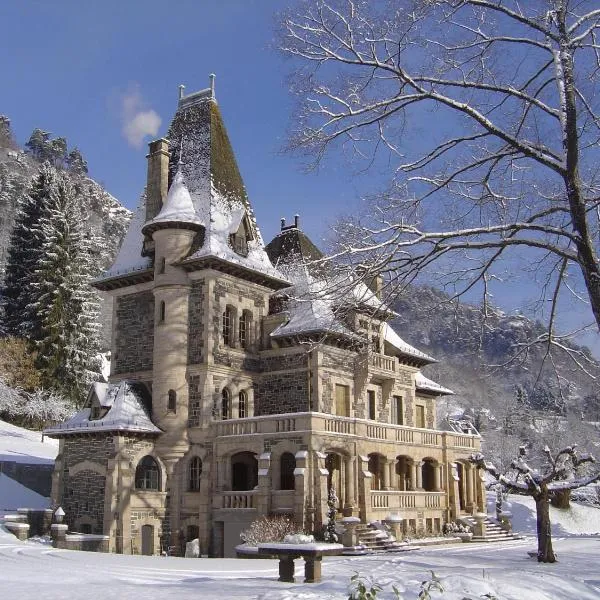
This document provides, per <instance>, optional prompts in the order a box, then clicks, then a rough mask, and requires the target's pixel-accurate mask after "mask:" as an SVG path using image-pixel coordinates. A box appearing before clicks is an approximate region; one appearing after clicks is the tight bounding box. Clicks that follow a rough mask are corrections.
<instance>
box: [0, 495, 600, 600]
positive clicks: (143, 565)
mask: <svg viewBox="0 0 600 600" xmlns="http://www.w3.org/2000/svg"><path fill="white" fill-rule="evenodd" d="M511 501H512V510H513V512H514V514H515V524H516V525H517V526H518V527H519V528H520V530H521V531H522V532H524V533H527V537H526V539H524V540H518V541H511V542H505V543H502V544H487V545H486V544H473V543H471V544H454V545H449V546H437V547H430V548H423V549H421V550H412V551H409V552H405V553H401V554H398V555H389V554H388V555H383V556H357V557H331V558H326V559H324V561H323V581H322V582H321V583H319V584H303V583H296V584H289V583H280V582H278V581H277V575H278V573H277V561H273V560H262V559H253V560H241V559H207V558H203V559H184V558H161V557H146V556H118V555H110V554H94V553H89V552H71V551H68V550H55V549H53V548H50V547H48V546H45V545H42V544H39V543H35V542H31V541H29V542H19V541H17V540H16V538H14V537H13V536H12V535H11V534H8V533H7V532H5V531H2V530H1V529H0V589H1V590H2V596H3V597H6V598H11V599H12V598H15V599H20V598H23V599H25V598H34V597H38V595H39V594H40V590H43V597H44V599H45V600H46V599H47V600H62V599H67V598H69V599H73V600H84V599H88V598H89V599H94V600H95V599H96V598H98V597H101V598H106V599H109V600H110V599H111V598H119V599H123V600H129V599H131V600H134V599H135V600H137V598H138V597H139V596H140V594H142V595H144V596H145V597H148V598H152V599H153V600H154V599H156V600H161V599H163V598H164V599H165V600H166V599H172V598H173V597H177V598H178V600H186V599H187V598H190V599H192V598H194V600H196V599H197V598H198V597H199V596H202V597H204V598H208V599H212V598H224V599H225V598H227V599H229V598H235V599H240V600H250V599H256V600H296V599H299V600H325V599H331V600H345V599H346V598H348V584H349V581H350V577H351V576H352V575H353V574H354V573H356V572H358V573H361V574H363V575H365V576H369V577H371V578H372V580H373V581H377V582H378V583H380V584H382V585H383V586H384V592H383V593H382V594H379V595H378V598H381V599H382V600H385V599H386V598H393V595H392V593H391V584H394V585H396V586H397V587H398V588H399V589H400V591H401V593H402V598H403V599H404V600H412V599H416V598H417V597H418V594H419V591H420V589H421V583H422V582H423V581H425V580H427V579H430V578H431V571H434V572H435V574H436V576H437V577H439V579H440V581H441V584H442V586H443V587H444V589H445V591H444V593H443V594H440V593H439V592H435V591H432V592H431V597H432V598H440V599H441V600H464V599H469V600H471V599H473V600H474V599H478V600H480V599H481V598H484V597H486V596H485V594H491V596H488V597H495V598H498V599H499V600H575V599H577V600H591V599H596V600H597V599H600V572H599V571H598V558H599V557H600V535H596V536H592V535H589V532H590V531H599V530H600V509H597V508H594V507H589V506H579V505H574V506H573V509H571V510H561V511H558V510H554V509H553V510H552V519H553V533H554V536H555V538H554V547H555V550H556V552H557V555H558V560H559V562H557V563H556V564H553V565H548V564H539V563H538V562H537V561H536V560H535V559H532V558H529V557H528V555H527V551H528V550H534V549H535V545H536V544H535V538H534V537H533V535H532V534H533V531H534V528H535V513H534V507H533V503H532V502H531V501H530V499H529V498H521V497H519V498H516V497H511ZM583 532H585V533H588V535H581V533H583ZM296 564H297V571H296V577H297V580H298V581H299V582H301V581H302V579H303V574H302V571H303V567H302V561H300V560H298V561H296Z"/></svg>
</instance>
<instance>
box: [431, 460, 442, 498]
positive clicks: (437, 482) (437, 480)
mask: <svg viewBox="0 0 600 600" xmlns="http://www.w3.org/2000/svg"><path fill="white" fill-rule="evenodd" d="M441 481H442V465H440V464H439V463H438V464H437V465H434V467H433V490H434V491H435V492H439V491H440V490H441V489H442V486H441Z"/></svg>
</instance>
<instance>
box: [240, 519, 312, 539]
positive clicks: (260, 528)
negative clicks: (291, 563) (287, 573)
mask: <svg viewBox="0 0 600 600" xmlns="http://www.w3.org/2000/svg"><path fill="white" fill-rule="evenodd" d="M296 533H303V532H302V531H299V530H298V527H297V525H296V524H295V523H294V522H293V521H292V519H290V518H289V517H285V516H271V517H260V518H259V519H256V520H255V521H252V523H250V527H248V529H246V530H245V531H242V533H241V534H240V539H241V540H242V542H243V543H244V544H247V545H248V546H258V544H266V543H269V542H283V541H284V539H285V537H286V535H292V534H296Z"/></svg>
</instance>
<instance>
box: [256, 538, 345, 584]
mask: <svg viewBox="0 0 600 600" xmlns="http://www.w3.org/2000/svg"><path fill="white" fill-rule="evenodd" d="M343 549H344V546H342V544H326V543H318V542H312V543H308V544H285V543H278V544H274V543H267V544H259V545H258V553H259V554H270V555H276V556H277V557H278V558H279V580H278V581H286V582H288V583H294V560H296V559H297V558H300V557H302V558H303V559H304V583H318V582H319V581H321V562H322V560H323V557H324V556H335V555H338V554H341V553H342V551H343Z"/></svg>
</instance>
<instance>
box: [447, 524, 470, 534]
mask: <svg viewBox="0 0 600 600" xmlns="http://www.w3.org/2000/svg"><path fill="white" fill-rule="evenodd" d="M443 533H444V535H454V534H456V533H471V528H470V527H469V526H468V525H463V524H462V523H456V522H454V521H448V522H447V523H444V529H443Z"/></svg>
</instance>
